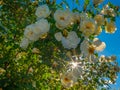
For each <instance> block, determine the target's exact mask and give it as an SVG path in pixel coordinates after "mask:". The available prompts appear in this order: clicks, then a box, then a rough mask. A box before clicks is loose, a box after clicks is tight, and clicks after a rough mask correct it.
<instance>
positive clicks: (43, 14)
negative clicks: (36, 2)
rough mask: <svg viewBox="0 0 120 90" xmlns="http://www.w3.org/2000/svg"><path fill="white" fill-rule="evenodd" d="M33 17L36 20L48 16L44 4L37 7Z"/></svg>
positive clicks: (47, 10) (47, 8)
mask: <svg viewBox="0 0 120 90" xmlns="http://www.w3.org/2000/svg"><path fill="white" fill-rule="evenodd" d="M35 15H36V16H37V17H38V18H46V17H48V16H49V15H50V10H49V7H48V6H47V5H46V4H45V5H42V6H39V7H38V8H37V10H36V12H35Z"/></svg>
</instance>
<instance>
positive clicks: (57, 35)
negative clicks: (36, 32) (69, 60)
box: [55, 32, 63, 41]
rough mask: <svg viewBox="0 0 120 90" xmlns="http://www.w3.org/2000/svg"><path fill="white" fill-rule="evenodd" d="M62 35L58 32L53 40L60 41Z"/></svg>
mask: <svg viewBox="0 0 120 90" xmlns="http://www.w3.org/2000/svg"><path fill="white" fill-rule="evenodd" d="M62 37H63V36H62V33H61V32H58V33H55V38H56V40H57V41H61V40H62Z"/></svg>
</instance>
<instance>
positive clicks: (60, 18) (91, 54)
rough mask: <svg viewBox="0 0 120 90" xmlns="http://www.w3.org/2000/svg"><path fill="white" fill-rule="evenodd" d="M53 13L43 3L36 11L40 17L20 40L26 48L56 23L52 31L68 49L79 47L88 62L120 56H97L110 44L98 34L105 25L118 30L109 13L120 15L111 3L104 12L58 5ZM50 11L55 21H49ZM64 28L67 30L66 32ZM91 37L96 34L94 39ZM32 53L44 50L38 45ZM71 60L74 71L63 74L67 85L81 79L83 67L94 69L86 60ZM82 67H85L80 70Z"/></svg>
mask: <svg viewBox="0 0 120 90" xmlns="http://www.w3.org/2000/svg"><path fill="white" fill-rule="evenodd" d="M102 2H103V0H93V4H94V5H95V6H97V5H99V4H100V3H102ZM50 14H51V11H50V9H49V7H48V6H47V5H46V4H45V5H41V6H39V7H38V8H37V9H36V12H35V15H36V16H37V21H36V22H35V23H33V24H30V25H28V26H26V28H25V30H24V36H23V38H22V40H21V43H20V47H21V48H23V49H26V48H27V47H28V45H29V44H30V43H31V42H35V41H37V40H39V38H42V37H43V35H46V33H48V32H50V25H52V26H53V27H54V28H55V29H54V30H55V31H53V33H52V34H53V35H54V38H55V39H56V40H57V41H59V42H60V43H61V44H62V46H63V47H64V48H65V49H67V50H72V49H73V50H75V49H76V48H77V49H78V48H79V50H80V55H81V57H82V58H84V59H81V58H80V60H81V61H82V60H87V63H90V64H91V60H92V61H93V62H97V61H99V62H110V61H114V60H115V59H116V57H115V56H111V57H105V56H100V57H96V55H95V53H98V52H101V51H103V50H104V49H105V47H106V44H105V43H104V42H102V41H100V40H99V39H98V38H96V37H97V35H99V34H100V33H101V32H102V29H103V28H102V27H103V26H104V27H105V32H106V33H114V32H115V31H116V26H115V23H114V22H112V21H110V22H106V18H105V15H109V16H112V17H114V16H115V15H116V14H115V12H114V10H113V9H112V8H110V7H109V6H108V5H106V6H105V7H104V8H103V10H101V13H100V14H96V15H94V16H89V14H88V13H87V12H81V13H80V12H72V11H70V10H69V9H66V10H61V9H56V11H54V13H52V15H53V17H52V15H50ZM49 15H50V18H53V19H54V21H55V22H54V23H53V22H52V23H50V22H51V21H50V20H49V22H48V20H47V17H49ZM74 25H76V27H75V29H74V28H73V27H74ZM56 28H57V30H56ZM64 31H65V33H67V34H65V35H64ZM54 32H55V33H54ZM48 34H49V33H48ZM90 37H93V39H91V38H90ZM83 38H84V39H83ZM32 53H35V54H40V51H39V49H38V48H33V49H32ZM89 61H90V62H89ZM54 64H55V65H54V66H57V64H56V62H55V63H54ZM71 64H72V65H73V67H71V68H72V69H74V70H72V72H66V73H64V74H63V75H62V76H61V83H62V85H63V86H64V87H66V88H68V87H72V86H73V85H74V84H75V83H76V82H77V79H78V76H80V75H79V74H82V70H83V69H84V71H85V70H86V71H90V69H91V67H92V66H89V68H88V67H86V63H85V62H84V63H83V62H82V64H83V65H82V66H81V65H78V63H76V62H75V63H71ZM79 64H80V63H79ZM78 66H80V68H78ZM76 67H77V69H76ZM78 69H80V70H81V71H80V72H79V70H78ZM31 70H32V69H31ZM94 70H95V69H94ZM94 72H95V73H96V72H97V71H96V70H95V71H94ZM89 79H91V78H89Z"/></svg>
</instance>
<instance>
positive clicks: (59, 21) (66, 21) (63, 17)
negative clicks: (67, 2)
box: [54, 10, 74, 29]
mask: <svg viewBox="0 0 120 90" xmlns="http://www.w3.org/2000/svg"><path fill="white" fill-rule="evenodd" d="M54 19H55V21H56V27H57V28H59V29H64V28H66V27H68V26H69V25H71V24H73V22H74V17H73V13H72V12H70V11H69V10H56V12H55V13H54Z"/></svg>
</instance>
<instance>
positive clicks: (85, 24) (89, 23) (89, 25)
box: [80, 19, 96, 37]
mask: <svg viewBox="0 0 120 90" xmlns="http://www.w3.org/2000/svg"><path fill="white" fill-rule="evenodd" d="M80 31H82V33H83V34H84V35H85V36H86V37H89V36H90V35H92V34H93V33H95V31H96V23H95V21H94V20H92V19H86V20H84V21H82V22H81V23H80Z"/></svg>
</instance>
